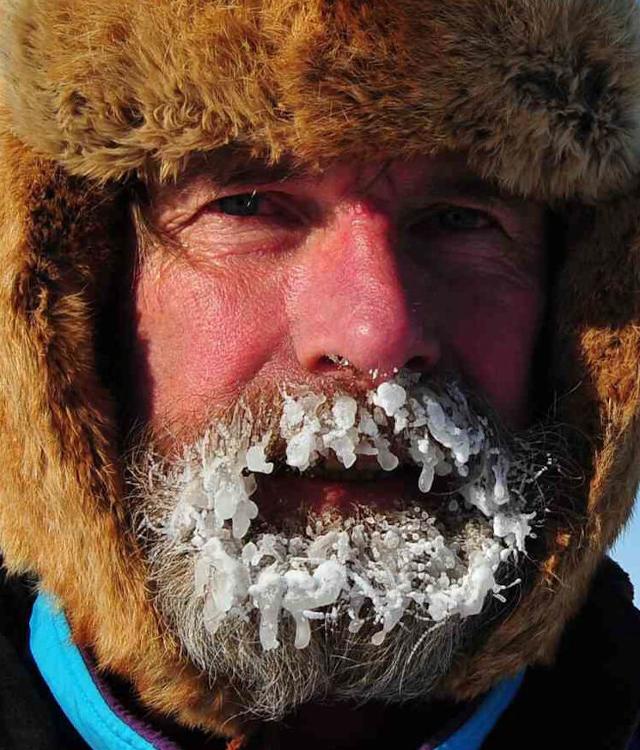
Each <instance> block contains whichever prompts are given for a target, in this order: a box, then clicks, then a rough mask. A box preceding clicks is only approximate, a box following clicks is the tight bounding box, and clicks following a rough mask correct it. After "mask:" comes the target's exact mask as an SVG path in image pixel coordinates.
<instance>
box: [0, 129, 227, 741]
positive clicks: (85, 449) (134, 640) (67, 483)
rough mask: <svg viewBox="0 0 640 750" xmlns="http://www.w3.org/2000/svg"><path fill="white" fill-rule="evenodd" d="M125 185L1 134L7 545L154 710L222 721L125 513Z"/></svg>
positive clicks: (2, 493)
mask: <svg viewBox="0 0 640 750" xmlns="http://www.w3.org/2000/svg"><path fill="white" fill-rule="evenodd" d="M117 207H118V201H117V196H116V195H114V194H112V193H110V192H105V191H103V190H95V188H91V187H90V186H88V185H87V184H86V183H85V181H84V180H82V179H78V178H69V177H68V176H67V175H65V174H64V173H63V172H62V170H60V169H59V168H56V167H54V166H52V165H51V164H47V163H44V162H42V161H41V160H38V159H36V158H34V157H33V155H32V154H30V152H29V151H28V150H27V149H25V147H24V146H22V145H21V144H19V143H18V142H16V141H15V140H14V139H12V138H11V137H8V136H6V135H0V238H1V239H0V269H1V270H0V384H1V387H0V466H1V467H2V470H1V472H0V549H2V554H3V557H4V562H5V564H6V565H7V567H8V568H9V570H10V571H14V572H24V571H30V572H33V573H35V574H36V575H37V576H38V578H39V581H40V585H41V586H42V587H43V588H44V589H45V590H47V591H49V592H52V593H53V594H55V595H56V596H57V597H58V598H59V600H60V601H61V602H62V604H63V606H64V608H65V610H66V612H67V614H68V617H69V619H70V622H71V626H72V631H73V634H74V639H75V640H76V642H77V643H78V644H79V645H81V646H88V647H90V648H91V650H92V652H93V653H94V654H95V656H96V658H97V660H98V664H99V666H100V667H101V668H104V669H109V670H111V671H113V672H115V673H116V674H119V675H121V676H122V677H123V678H126V679H128V680H130V681H131V682H132V683H133V685H134V687H135V688H136V689H137V691H138V693H139V695H140V697H141V699H142V700H143V701H144V702H145V703H146V704H147V705H148V706H150V707H151V708H153V709H155V710H157V711H159V712H161V713H163V714H167V715H176V716H178V717H179V719H180V720H181V721H182V722H183V723H185V724H187V725H199V726H202V727H206V728H209V729H211V730H212V731H216V732H219V733H233V732H234V731H235V730H236V729H237V727H236V725H235V724H234V722H233V721H230V722H229V723H228V724H226V723H225V720H226V719H227V718H228V717H229V716H230V715H231V712H232V710H233V709H232V706H233V696H232V695H230V694H229V692H228V691H227V689H226V688H225V686H220V687H219V688H218V689H215V690H213V691H212V690H211V687H210V685H209V682H208V680H207V679H206V678H204V677H201V676H199V675H198V674H197V673H196V672H195V670H194V669H193V668H192V667H189V666H187V665H185V664H184V662H183V661H182V659H181V658H180V654H179V647H178V645H177V644H176V643H175V641H174V640H173V639H172V638H171V636H170V635H169V634H168V633H167V632H166V631H165V630H164V628H163V627H162V626H161V625H160V623H159V622H158V619H157V617H156V614H155V612H154V610H153V608H152V606H151V604H150V601H149V599H148V592H147V591H146V585H145V580H146V577H145V567H144V563H143V561H142V559H141V556H140V554H139V552H138V550H137V548H136V547H135V545H134V543H133V541H132V540H131V539H130V538H129V535H128V533H127V531H126V525H125V523H124V513H125V509H124V507H123V502H124V498H123V492H122V487H121V477H120V472H119V470H118V466H119V457H118V455H117V445H118V440H117V438H116V434H115V419H114V414H113V408H112V404H111V400H110V397H109V395H108V394H107V393H106V392H105V391H104V389H103V388H102V386H101V385H100V383H99V382H98V379H97V376H96V371H95V352H94V331H93V319H94V310H93V309H92V300H95V299H96V296H97V295H96V293H95V287H96V285H97V284H100V283H104V275H105V274H108V272H109V265H110V262H111V261H110V259H113V257H114V256H115V252H116V248H114V247H113V246H112V244H111V243H112V237H116V238H117V237H118V236H119V233H118V232H114V227H115V223H114V222H115V221H116V217H117Z"/></svg>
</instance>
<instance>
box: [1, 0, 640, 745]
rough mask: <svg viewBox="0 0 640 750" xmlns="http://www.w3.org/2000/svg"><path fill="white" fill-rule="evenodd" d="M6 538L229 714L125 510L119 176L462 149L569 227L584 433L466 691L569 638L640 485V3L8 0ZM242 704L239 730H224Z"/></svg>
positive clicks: (161, 701) (129, 668) (171, 678)
mask: <svg viewBox="0 0 640 750" xmlns="http://www.w3.org/2000/svg"><path fill="white" fill-rule="evenodd" d="M0 29H2V31H1V32H0V34H1V35H2V41H1V42H0V60H1V63H0V64H1V68H2V83H1V87H2V88H1V89H0V99H1V101H2V107H1V109H0V132H1V134H2V135H1V137H0V155H1V158H0V238H1V239H0V467H2V472H1V474H0V548H1V549H2V551H3V554H4V556H5V560H6V563H7V565H8V566H9V568H10V569H11V570H14V571H24V570H30V571H33V572H35V573H36V574H37V575H38V576H39V578H40V581H41V585H42V586H43V587H45V588H46V589H48V590H50V591H52V592H54V593H55V594H56V595H57V596H59V597H60V599H61V601H62V602H63V604H64V606H65V608H66V609H67V611H68V613H69V615H70V618H71V621H72V625H73V630H74V635H75V638H76V639H77V641H78V642H79V643H81V644H85V645H89V646H91V648H93V649H94V651H95V653H96V655H97V657H98V660H99V662H100V664H101V666H102V667H104V668H108V669H111V670H113V671H115V672H117V673H118V674H120V675H123V676H125V677H127V678H128V679H129V680H131V681H132V683H133V684H134V685H135V686H136V688H137V690H138V691H139V693H140V695H141V697H142V699H143V700H144V701H145V702H146V703H147V704H148V705H149V706H151V707H153V708H155V709H156V710H159V711H161V712H164V713H172V714H174V715H175V716H176V717H177V718H178V720H180V721H181V722H183V723H185V724H187V725H198V726H201V727H204V728H207V729H210V730H212V731H221V732H222V731H224V732H226V733H228V734H234V733H236V732H237V731H238V727H236V726H235V725H234V723H233V721H230V722H227V723H225V721H226V720H227V719H228V718H229V717H230V716H231V715H232V714H233V705H234V702H233V696H231V695H228V694H227V691H226V690H225V687H224V685H215V686H210V685H208V684H205V683H204V682H203V681H201V680H200V678H199V677H198V675H196V674H194V673H193V671H192V670H191V669H190V668H189V667H188V666H187V665H186V663H185V662H184V661H183V660H181V657H180V654H179V653H178V650H177V646H176V644H175V643H174V642H172V640H171V638H170V637H169V636H168V635H167V634H166V633H165V632H163V630H162V629H161V627H160V625H159V623H158V621H157V618H156V616H155V614H154V612H153V611H152V608H151V607H150V605H149V603H148V599H147V596H146V594H145V590H144V580H145V570H144V567H143V563H142V561H141V559H140V556H139V554H138V551H137V550H136V549H135V546H134V544H133V542H132V541H131V540H130V539H129V538H128V537H127V535H126V533H125V531H124V524H123V522H122V519H123V515H124V508H123V507H122V494H121V477H120V457H119V456H118V452H117V444H118V441H117V436H116V424H115V419H114V408H113V403H112V397H111V395H110V394H109V393H108V392H107V391H106V390H105V388H104V387H103V385H102V384H101V383H100V380H99V377H98V375H97V368H96V353H95V338H94V334H95V331H94V326H95V313H96V310H97V309H98V308H99V306H100V300H101V293H102V290H104V289H105V287H106V285H107V283H108V278H109V272H110V268H111V263H112V259H113V258H114V257H115V256H116V255H117V253H118V251H119V246H118V237H119V236H121V232H119V231H118V227H119V226H120V222H121V221H122V219H123V216H124V206H123V203H122V200H121V197H120V190H119V185H120V184H121V181H122V180H123V179H125V178H126V177H127V176H129V175H130V174H133V173H137V174H139V175H142V176H145V175H151V174H153V175H160V176H164V177H167V176H170V175H174V174H176V173H178V172H179V171H180V170H181V169H182V168H184V166H185V164H186V162H187V160H188V158H189V155H190V154H192V153H195V152H202V151H207V152H208V151H215V150H216V149H220V148H221V147H223V146H230V147H232V148H233V149H236V150H240V151H243V152H248V153H250V154H253V155H256V156H260V157H262V158H266V159H270V160H277V159H278V158H279V157H281V156H283V155H288V156H292V157H293V158H294V159H296V160H299V161H300V162H304V163H305V164H312V165H314V164H315V165H318V166H322V164H324V163H326V162H328V161H331V160H334V159H341V158H348V159H356V158H358V159H360V158H362V159H367V158H376V159H379V158H381V157H406V158H410V157H411V156H412V155H415V154H425V153H434V152H437V151H441V150H444V149H460V150H464V151H466V152H468V154H469V158H470V160H471V162H472V163H473V164H474V165H475V166H476V167H477V168H478V169H479V170H480V171H481V172H482V173H483V174H484V175H486V176H488V177H490V178H492V179H495V180H497V181H498V182H499V183H500V184H502V185H503V186H505V187H507V188H508V189H510V190H513V191H515V192H518V193H520V194H523V195H526V196H531V197H535V198H540V199H543V200H546V201H551V202H553V203H554V205H556V207H557V208H558V210H559V211H560V212H561V213H562V214H563V215H564V217H565V218H566V221H567V231H566V237H565V245H566V260H565V262H564V263H563V265H562V272H561V274H560V276H559V278H558V280H557V287H556V288H555V290H554V302H553V311H554V312H553V314H554V324H553V326H552V330H553V331H554V333H555V336H556V339H555V341H554V357H553V361H552V363H551V367H552V374H553V378H554V383H555V386H556V389H557V392H558V394H559V400H558V404H557V408H558V411H559V413H560V415H561V416H562V417H563V418H564V419H565V420H566V421H567V422H568V423H569V424H571V425H573V426H575V428H576V430H577V431H581V432H582V433H585V434H586V435H588V437H589V439H590V445H591V452H590V453H589V454H588V455H584V456H581V459H582V462H583V466H584V471H585V476H586V479H587V481H586V482H585V484H584V487H583V488H582V489H581V490H577V491H576V497H575V498H574V499H573V505H572V508H571V509H569V508H566V507H563V508H558V509H555V510H554V511H553V512H552V513H550V515H549V519H548V536H547V539H546V546H545V555H544V557H543V558H542V559H540V560H538V561H537V563H538V565H539V569H540V575H539V579H538V580H537V582H536V584H535V586H534V588H533V590H532V591H531V592H530V593H529V594H528V595H527V597H526V598H525V599H524V600H523V601H522V602H521V603H520V606H519V607H518V608H517V609H516V611H515V612H514V613H513V615H512V616H511V617H510V618H509V619H508V620H507V621H506V622H504V623H503V624H502V625H501V626H500V627H499V628H498V629H497V630H495V631H494V632H493V633H492V634H491V635H489V636H488V638H487V639H486V640H485V641H484V642H483V643H480V644H478V645H477V648H476V649H475V651H474V652H473V653H467V654H466V655H465V656H464V657H461V658H460V659H459V660H458V663H457V666H456V669H455V670H454V672H453V673H452V674H451V675H450V677H449V679H448V680H447V682H446V684H443V685H442V692H443V693H445V694H447V695H453V696H455V697H459V698H471V697H473V696H475V695H478V694H479V693H481V692H483V691H485V690H487V689H488V688H489V687H490V686H491V685H492V684H494V683H495V682H496V681H497V680H498V679H500V678H501V677H503V676H505V675H506V674H510V673H513V672H515V671H516V670H518V669H520V668H521V667H522V666H523V665H524V664H529V663H540V662H545V661H549V660H551V659H552V658H553V654H554V650H555V648H556V646H557V642H558V638H559V636H560V634H561V632H562V630H563V628H564V625H565V624H566V622H567V620H568V619H569V618H570V617H572V616H573V614H574V613H575V612H576V610H577V608H578V607H579V606H580V604H581V602H582V601H583V598H584V595H585V593H586V590H587V587H588V584H589V581H590V579H591V577H592V574H593V572H594V570H595V568H596V566H597V564H598V562H599V561H600V560H601V558H602V555H603V553H604V551H605V550H606V549H607V547H608V546H609V545H611V544H612V543H613V541H614V540H615V538H616V536H617V534H618V533H619V531H620V530H621V528H622V527H623V525H624V523H625V521H626V519H627V518H628V516H629V513H630V511H631V507H632V503H633V498H634V494H635V489H636V486H637V484H638V480H639V479H640V393H639V389H640V385H639V383H640V379H639V377H638V362H640V309H639V306H640V294H638V290H639V289H640V221H639V213H640V212H639V207H640V193H639V192H638V189H637V176H638V170H639V169H640V161H639V159H640V112H639V111H638V106H639V104H638V103H639V102H640V12H639V10H638V8H637V5H636V3H635V0H449V1H448V2H441V1H440V0H431V1H429V0H393V2H391V0H375V2H365V1H364V0H335V1H331V2H330V0H239V1H238V2H234V3H228V2H222V1H216V0H208V1H207V0H198V1H197V2H196V1H194V2H187V1H186V0H139V1H138V2H133V3H132V2H128V0H100V2H97V0H1V2H0ZM223 724H224V727H223Z"/></svg>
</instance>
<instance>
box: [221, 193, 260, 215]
mask: <svg viewBox="0 0 640 750" xmlns="http://www.w3.org/2000/svg"><path fill="white" fill-rule="evenodd" d="M261 197H262V196H260V195H256V193H241V194H239V195H229V196H227V197H226V198H220V199H219V200H217V201H216V203H217V204H218V208H219V209H220V211H221V212H222V213H223V214H227V215H228V216H257V215H258V213H259V211H260V199H261Z"/></svg>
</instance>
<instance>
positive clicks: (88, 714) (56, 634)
mask: <svg viewBox="0 0 640 750" xmlns="http://www.w3.org/2000/svg"><path fill="white" fill-rule="evenodd" d="M30 626H31V641H30V645H31V653H32V654H33V658H34V659H35V662H36V664H37V666H38V669H39V670H40V673H41V674H42V677H43V678H44V680H45V682H46V683H47V685H48V686H49V689H50V690H51V692H52V693H53V696H54V698H55V699H56V701H57V702H58V704H59V705H60V708H61V709H62V710H63V711H64V713H65V714H66V715H67V718H68V719H69V720H70V721H71V723H72V724H73V726H74V727H75V729H76V731H77V732H78V733H79V734H80V735H81V737H82V738H83V739H84V740H85V742H86V743H87V744H88V745H89V747H91V748H92V750H180V749H179V748H178V747H177V746H176V745H175V744H174V743H172V742H170V741H169V740H167V739H166V738H165V737H163V736H162V735H161V734H159V733H158V732H157V731H156V730H154V729H153V728H152V727H150V726H148V725H147V724H145V723H144V722H142V721H141V720H140V719H138V718H136V717H134V716H132V715H131V714H129V713H128V712H127V711H126V709H124V708H123V707H122V706H121V705H120V704H119V703H118V702H117V701H116V700H115V699H114V698H113V696H112V695H111V694H110V692H109V689H108V687H107V686H106V685H105V684H102V683H101V682H100V679H99V677H97V676H96V675H95V674H94V673H93V672H92V671H91V670H90V668H89V666H88V664H87V661H86V660H85V658H84V657H83V655H82V653H81V651H80V650H79V649H78V647H77V646H76V645H75V644H74V643H73V641H72V640H71V631H70V630H69V624H68V623H67V619H66V617H65V616H64V612H62V610H61V609H60V607H59V606H58V605H57V604H56V601H55V599H53V598H52V597H50V596H48V595H46V594H40V595H39V596H38V598H37V599H36V602H35V604H34V607H33V611H32V613H31V623H30ZM523 678H524V672H522V673H520V674H519V675H518V676H517V677H515V678H513V679H510V680H505V681H504V682H501V683H500V684H499V685H497V686H496V687H495V688H494V689H493V690H492V691H491V692H490V693H489V694H488V695H487V696H486V697H485V698H484V700H483V701H482V702H481V703H480V705H479V706H478V708H477V709H476V711H475V712H474V713H473V715H472V716H471V717H470V718H469V719H468V720H467V721H466V723H465V724H463V725H462V726H461V727H460V728H459V729H457V730H456V731H455V732H454V733H453V734H452V735H451V736H450V737H449V738H448V739H445V740H443V741H441V742H440V744H439V745H436V746H434V745H431V744H427V745H425V746H424V747H423V748H421V750H478V749H479V748H480V747H481V746H482V743H483V742H484V740H485V739H486V737H487V735H488V734H489V732H490V731H491V730H492V729H493V727H494V726H495V725H496V723H497V721H498V719H499V718H500V716H501V715H502V714H503V713H504V711H505V710H506V709H507V708H508V706H509V704H510V703H511V701H512V700H513V698H514V697H515V695H516V693H517V692H518V689H519V687H520V685H521V683H522V680H523Z"/></svg>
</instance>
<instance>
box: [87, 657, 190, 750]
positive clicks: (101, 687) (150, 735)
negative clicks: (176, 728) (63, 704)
mask: <svg viewBox="0 0 640 750" xmlns="http://www.w3.org/2000/svg"><path fill="white" fill-rule="evenodd" d="M78 651H79V652H80V656H82V661H83V662H84V663H85V665H86V667H87V670H88V672H89V674H90V676H91V679H92V680H93V684H94V685H95V686H96V688H97V689H98V691H99V692H100V695H101V696H102V698H103V700H104V702H105V703H106V704H107V706H109V708H110V710H111V711H112V713H114V714H115V715H116V716H117V717H118V718H119V719H120V720H121V721H123V722H124V723H125V724H127V725H128V726H129V727H131V729H132V730H133V731H134V732H135V733H136V734H138V735H140V737H142V739H143V740H146V741H147V742H149V743H150V744H151V745H153V746H154V748H156V750H180V747H179V746H178V745H176V744H175V743H174V742H171V740H168V739H167V738H166V737H165V736H164V735H162V734H161V733H160V732H159V731H158V730H156V729H154V728H153V727H152V726H151V725H150V724H147V723H145V722H144V721H143V720H142V719H140V718H139V717H137V716H134V715H133V714H132V713H131V712H130V711H128V710H127V709H126V708H125V707H124V706H123V705H122V704H121V703H120V701H119V700H118V699H117V698H116V697H115V695H114V694H113V693H112V691H111V688H110V687H109V684H108V683H107V682H106V680H105V679H104V678H103V677H101V676H100V675H99V674H98V672H97V671H96V667H95V664H94V662H93V659H92V658H91V655H90V654H88V653H87V652H86V651H85V650H84V649H82V648H80V649H78Z"/></svg>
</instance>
